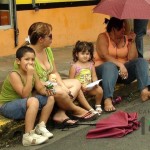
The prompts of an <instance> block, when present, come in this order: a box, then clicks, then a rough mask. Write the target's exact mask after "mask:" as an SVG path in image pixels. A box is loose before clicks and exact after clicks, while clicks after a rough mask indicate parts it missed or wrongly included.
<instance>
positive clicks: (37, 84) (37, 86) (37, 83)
mask: <svg viewBox="0 0 150 150" xmlns="http://www.w3.org/2000/svg"><path fill="white" fill-rule="evenodd" d="M34 77H35V89H36V91H37V92H38V93H39V94H41V95H46V96H49V95H53V92H52V91H50V90H47V89H46V87H45V86H44V85H43V84H42V82H41V81H40V79H39V77H38V75H37V74H36V73H35V74H34Z"/></svg>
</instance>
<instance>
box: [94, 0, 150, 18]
mask: <svg viewBox="0 0 150 150" xmlns="http://www.w3.org/2000/svg"><path fill="white" fill-rule="evenodd" d="M93 12H94V13H102V14H106V15H109V16H112V17H116V18H119V19H150V0H101V1H100V3H99V4H98V5H97V6H96V7H95V8H94V9H93Z"/></svg>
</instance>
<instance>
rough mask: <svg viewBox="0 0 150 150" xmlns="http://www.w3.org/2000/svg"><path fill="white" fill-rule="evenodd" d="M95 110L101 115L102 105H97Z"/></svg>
mask: <svg viewBox="0 0 150 150" xmlns="http://www.w3.org/2000/svg"><path fill="white" fill-rule="evenodd" d="M95 111H96V112H97V113H98V115H101V113H102V111H103V110H102V108H101V105H95Z"/></svg>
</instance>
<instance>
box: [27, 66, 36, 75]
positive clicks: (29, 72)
mask: <svg viewBox="0 0 150 150" xmlns="http://www.w3.org/2000/svg"><path fill="white" fill-rule="evenodd" d="M26 68H27V74H28V75H33V74H34V66H33V65H30V64H28V65H27V67H26Z"/></svg>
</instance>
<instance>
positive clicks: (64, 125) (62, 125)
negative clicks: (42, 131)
mask: <svg viewBox="0 0 150 150" xmlns="http://www.w3.org/2000/svg"><path fill="white" fill-rule="evenodd" d="M69 120H71V119H70V118H67V119H65V120H64V121H63V122H58V121H54V124H55V128H57V129H62V130H63V129H65V128H75V127H77V126H78V121H76V122H75V123H68V122H67V121H69Z"/></svg>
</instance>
